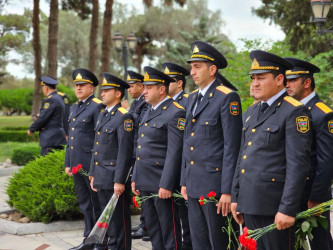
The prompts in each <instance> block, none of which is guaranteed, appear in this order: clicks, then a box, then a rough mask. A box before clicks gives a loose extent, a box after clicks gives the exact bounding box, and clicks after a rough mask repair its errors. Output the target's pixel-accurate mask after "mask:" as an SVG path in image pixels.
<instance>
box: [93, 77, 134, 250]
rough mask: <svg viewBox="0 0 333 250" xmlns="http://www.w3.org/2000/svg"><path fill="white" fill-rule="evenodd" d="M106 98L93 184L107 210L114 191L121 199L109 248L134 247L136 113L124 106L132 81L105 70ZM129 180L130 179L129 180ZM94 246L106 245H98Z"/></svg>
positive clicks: (97, 137) (96, 145) (110, 229)
mask: <svg viewBox="0 0 333 250" xmlns="http://www.w3.org/2000/svg"><path fill="white" fill-rule="evenodd" d="M102 78H103V83H102V87H101V90H102V93H101V97H102V102H103V104H104V105H106V109H105V111H104V112H103V113H101V114H100V116H99V118H98V121H97V125H96V134H95V142H94V150H93V156H92V161H91V166H90V172H89V175H90V176H91V180H90V185H91V188H92V189H93V190H94V191H96V192H97V194H98V199H99V204H100V207H101V210H102V211H103V210H104V208H105V207H106V205H107V204H108V202H109V200H110V199H111V197H112V195H113V194H114V195H115V196H116V197H117V198H118V199H119V200H118V203H117V206H116V208H115V210H114V213H113V216H112V219H111V222H110V224H109V226H108V230H107V234H108V236H109V237H110V240H109V242H108V248H109V249H124V250H126V249H131V242H132V240H131V216H130V199H131V198H130V193H131V187H130V185H128V186H127V187H125V184H126V180H127V176H129V171H130V168H131V161H132V154H133V139H134V121H133V117H132V115H131V114H130V113H129V112H128V111H127V110H126V109H124V108H123V107H122V106H121V99H122V98H123V96H124V95H125V89H128V88H129V85H128V84H127V83H126V82H124V81H123V80H121V79H119V78H118V77H116V76H114V75H111V74H108V73H103V75H102ZM128 183H129V182H128ZM94 249H105V246H103V245H100V246H95V248H94Z"/></svg>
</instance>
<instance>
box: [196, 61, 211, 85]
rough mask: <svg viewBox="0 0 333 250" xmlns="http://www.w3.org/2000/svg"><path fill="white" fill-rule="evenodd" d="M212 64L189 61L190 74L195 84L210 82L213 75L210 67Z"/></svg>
mask: <svg viewBox="0 0 333 250" xmlns="http://www.w3.org/2000/svg"><path fill="white" fill-rule="evenodd" d="M211 67H213V66H210V67H208V66H207V64H206V63H205V62H202V61H194V62H191V76H192V77H193V81H194V82H195V84H196V85H198V86H199V87H200V86H206V85H207V84H209V82H210V77H211V76H213V75H214V73H215V72H212V70H211V69H210V68H211Z"/></svg>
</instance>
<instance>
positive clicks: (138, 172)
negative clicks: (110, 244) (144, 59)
mask: <svg viewBox="0 0 333 250" xmlns="http://www.w3.org/2000/svg"><path fill="white" fill-rule="evenodd" d="M144 71H145V72H146V73H145V78H144V83H143V84H144V85H145V90H144V95H145V99H146V101H147V102H148V103H149V104H151V105H152V109H151V110H150V111H147V112H146V114H145V116H144V117H143V120H142V122H141V124H140V128H139V139H138V148H137V153H136V156H137V159H136V162H135V166H134V171H133V177H132V191H133V192H134V194H135V195H142V196H148V195H150V194H151V193H158V195H159V198H152V199H148V200H147V201H145V202H143V203H142V207H143V213H144V217H145V221H146V225H147V228H148V234H149V236H150V239H151V242H152V246H153V249H178V248H181V245H180V244H181V238H180V237H181V233H180V222H179V217H178V214H177V210H176V209H175V204H174V199H173V197H172V192H174V191H175V189H176V188H178V186H179V174H180V166H181V160H182V159H181V157H182V146H183V131H184V128H185V111H184V108H183V107H181V106H180V105H179V104H178V103H176V102H174V101H173V99H172V98H169V97H168V96H167V95H168V85H169V83H170V82H172V81H173V80H172V78H170V77H169V76H167V75H165V74H164V73H162V72H161V71H159V70H156V69H154V68H151V67H145V68H144Z"/></svg>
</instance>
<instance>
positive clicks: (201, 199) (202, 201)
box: [199, 196, 205, 206]
mask: <svg viewBox="0 0 333 250" xmlns="http://www.w3.org/2000/svg"><path fill="white" fill-rule="evenodd" d="M204 199H205V197H203V196H201V197H200V199H199V203H200V205H201V206H202V205H203V204H205V202H204Z"/></svg>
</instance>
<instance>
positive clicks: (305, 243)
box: [301, 240, 309, 250]
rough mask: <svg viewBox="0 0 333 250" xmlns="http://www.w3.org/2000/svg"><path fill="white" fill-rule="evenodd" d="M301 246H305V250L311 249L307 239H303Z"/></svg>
mask: <svg viewBox="0 0 333 250" xmlns="http://www.w3.org/2000/svg"><path fill="white" fill-rule="evenodd" d="M301 246H302V247H303V249H304V250H309V245H308V242H307V241H306V240H302V241H301Z"/></svg>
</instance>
